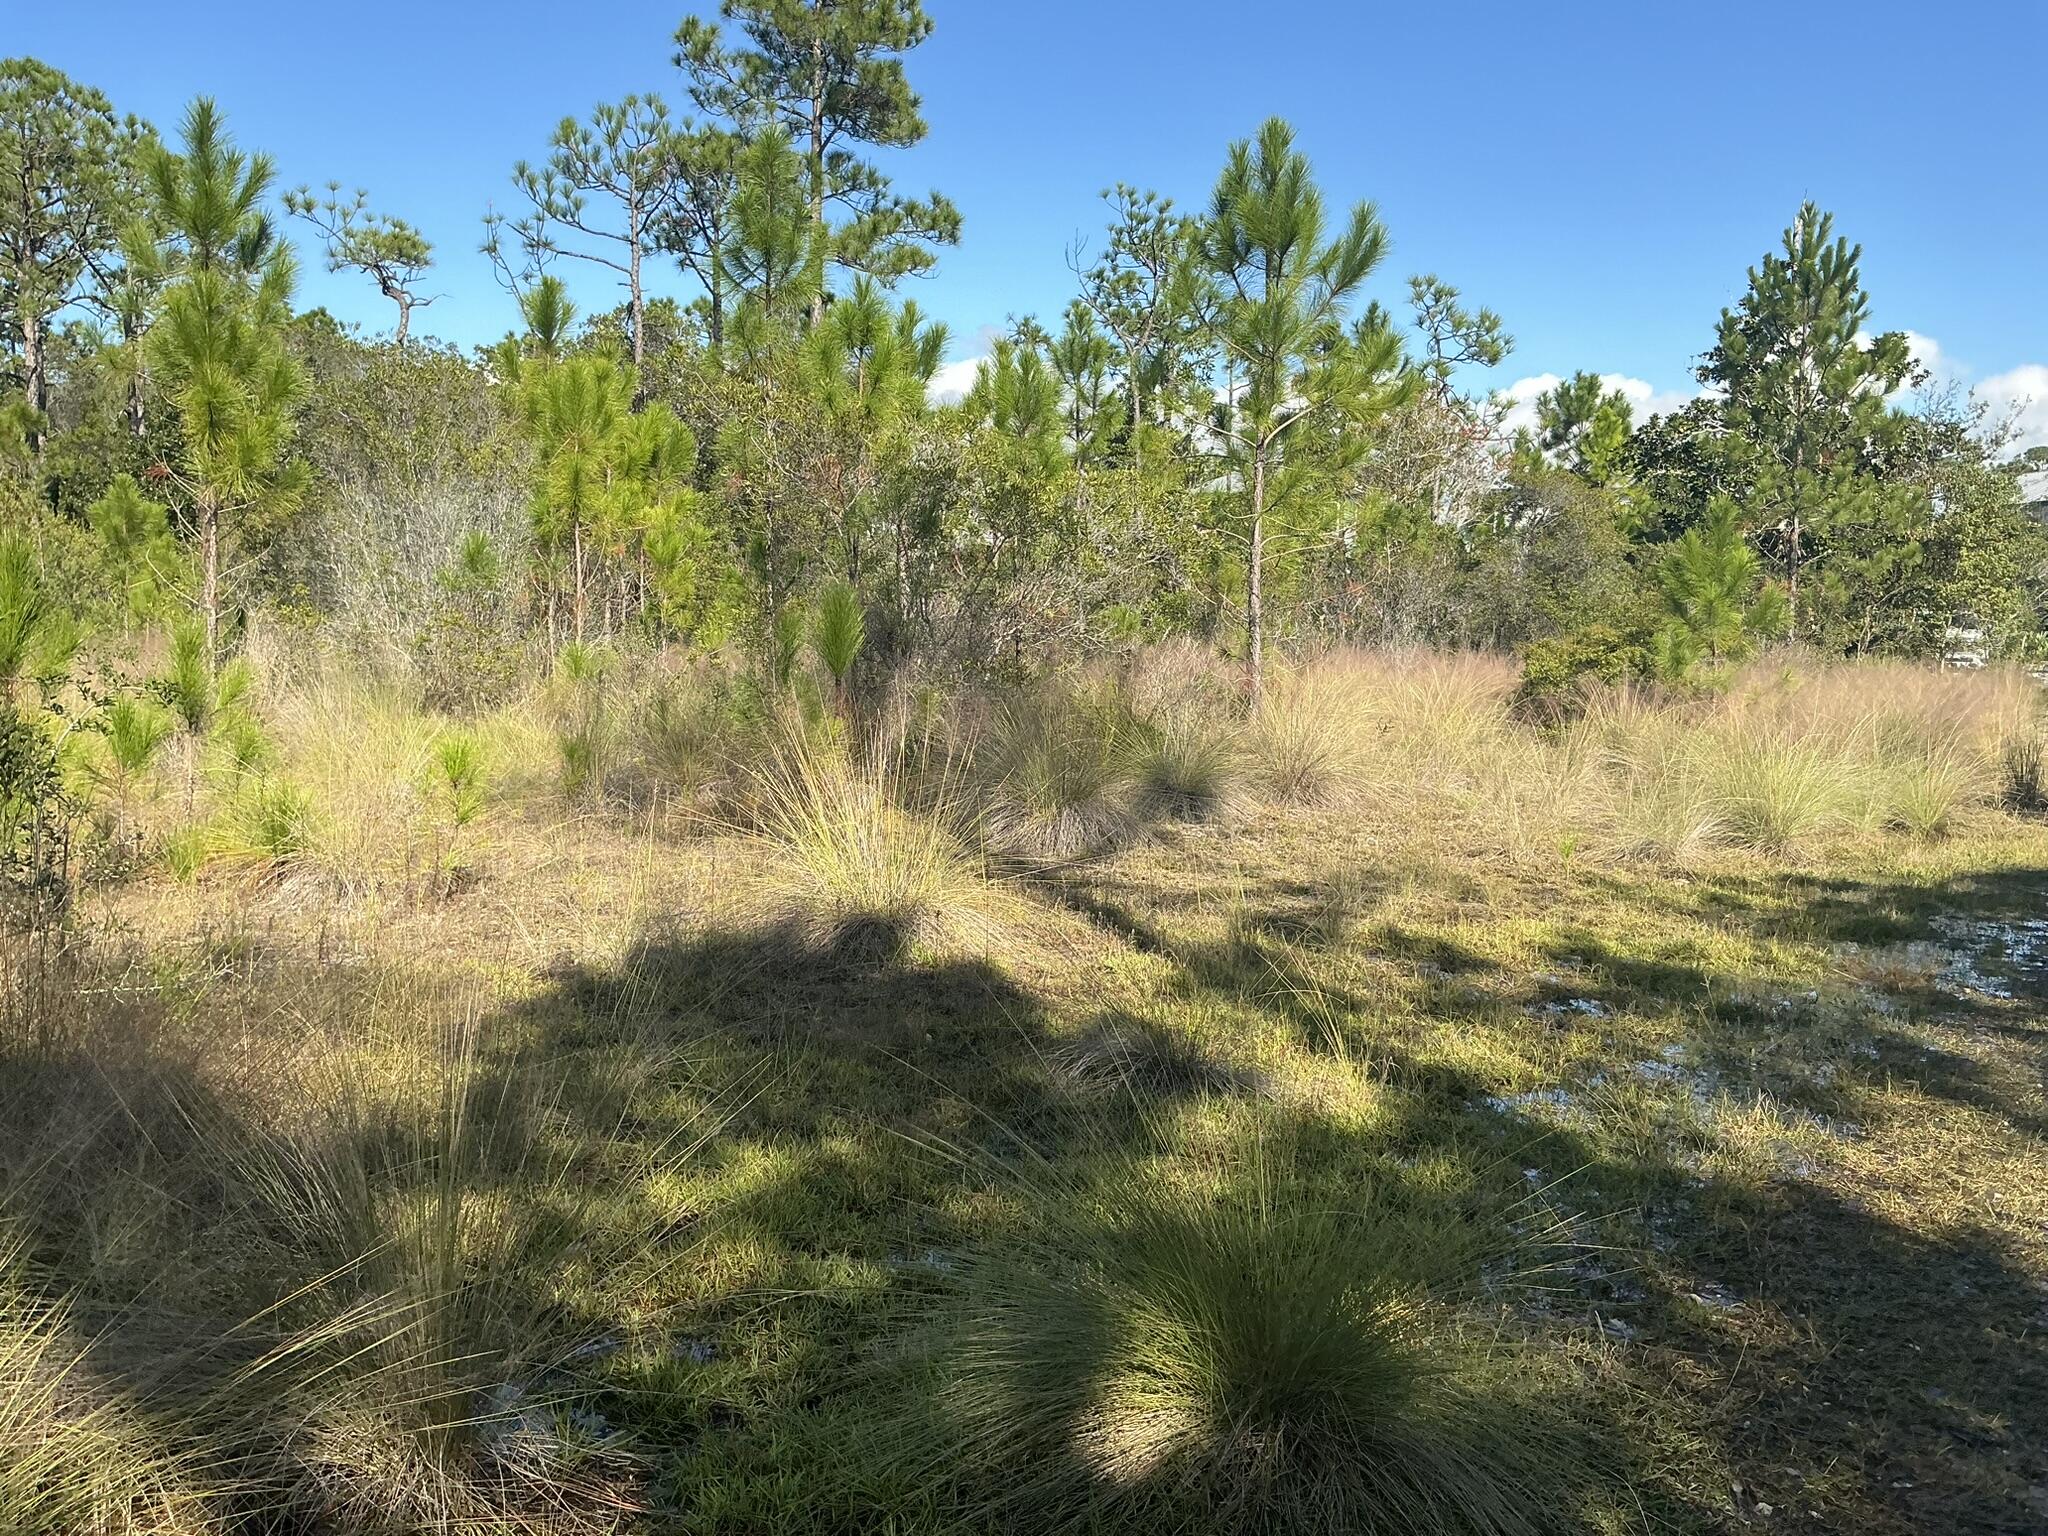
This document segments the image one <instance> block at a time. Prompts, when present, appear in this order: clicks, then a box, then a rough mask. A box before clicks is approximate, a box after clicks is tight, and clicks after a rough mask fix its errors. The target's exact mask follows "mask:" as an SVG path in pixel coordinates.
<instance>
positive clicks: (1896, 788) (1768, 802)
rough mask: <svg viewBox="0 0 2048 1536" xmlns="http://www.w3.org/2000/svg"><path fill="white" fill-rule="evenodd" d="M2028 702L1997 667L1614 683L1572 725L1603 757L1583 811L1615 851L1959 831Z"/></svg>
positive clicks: (1849, 667) (1987, 788) (1771, 847)
mask: <svg viewBox="0 0 2048 1536" xmlns="http://www.w3.org/2000/svg"><path fill="white" fill-rule="evenodd" d="M2020 683H2021V685H2022V686H2023V687H2024V686H2026V685H2025V684H2024V679H2021V680H2020ZM2029 703H2030V700H2029V699H2028V698H2027V696H2026V694H2025V693H2024V692H2022V691H2016V689H2015V686H2014V679H2013V678H2012V677H2008V676H2003V675H1986V674H1967V673H1955V672H1938V671H1934V670H1931V669H1927V668H1918V667H1907V666H1903V665H1899V664H1894V663H1856V664H1847V663H1845V664H1839V665H1834V666H1822V667H1811V668H1788V667H1779V668H1776V669H1770V668H1762V667H1759V668H1753V669H1750V670H1748V671H1745V672H1743V673H1740V674H1737V675H1735V676H1734V677H1732V678H1731V679H1729V680H1728V683H1727V687H1726V689H1725V691H1724V692H1722V693H1720V694H1717V695H1714V696H1711V697H1708V698H1704V699H1697V700H1682V699H1681V700H1667V701H1662V702H1653V701H1647V700H1644V699H1641V698H1639V697H1635V696H1631V695H1628V694H1617V695H1614V696H1612V697H1610V698H1608V699H1605V700H1602V701H1598V702H1596V703H1595V704H1594V706H1593V707H1591V708H1590V709H1589V710H1588V711H1587V712H1586V715H1585V717H1584V718H1583V719H1582V720H1581V721H1580V722H1578V724H1577V725H1575V726H1574V727H1572V728H1571V732H1570V734H1571V735H1572V736H1574V737H1575V738H1576V739H1577V740H1578V741H1580V742H1581V743H1582V744H1583V745H1584V746H1585V748H1586V749H1587V750H1588V751H1590V752H1591V753H1592V755H1593V757H1594V759H1595V760H1596V761H1597V763H1598V764H1599V767H1600V774H1599V779H1598V781H1597V784H1596V785H1595V789H1596V793H1595V794H1594V796H1593V797H1592V799H1591V801H1590V803H1589V806H1588V811H1587V814H1588V815H1589V816H1590V817H1591V819H1592V820H1593V821H1594V823H1595V825H1596V827H1597V835H1598V837H1599V839H1600V841H1601V842H1602V843H1603V844H1604V845H1605V846H1606V847H1608V848H1609V849H1611V850H1612V851H1613V852H1615V853H1616V854H1618V855H1621V856H1624V857H1644V856H1647V857H1656V858H1666V859H1684V858H1689V857H1691V856H1693V855H1695V854H1696V853H1698V852H1700V851H1701V850H1703V849H1704V848H1707V847H1710V846H1714V845H1725V846H1733V847H1740V848H1747V849H1752V850H1756V851H1761V852H1772V853H1784V852H1786V851H1788V850H1795V849H1799V848H1803V847H1807V846H1810V845H1814V844H1817V843H1820V842H1823V841H1824V840H1826V839H1827V838H1829V837H1831V836H1837V835H1843V834H1848V833H1852V832H1864V831H1890V832H1898V833H1904V834H1907V835H1910V836H1915V837H1921V838H1931V837H1941V836H1946V835H1948V834H1949V833H1951V832H1953V831H1955V830H1956V829H1957V828H1958V827H1959V826H1960V825H1961V824H1962V822H1963V821H1964V820H1965V819H1966V818H1967V817H1969V816H1970V815H1972V814H1973V813H1975V812H1977V811H1979V810H1981V809H1985V808H1988V807H1990V806H1991V805H1993V804H1994V803H1995V802H1996V800H1997V798H1998V795H1997V791H1998V773H1997V744H1998V742H1999V740H2000V736H2001V730H2002V724H2001V723H2002V722H2004V721H2008V720H2010V719H2011V718H2012V716H2013V713H2014V711H2015V710H2016V709H2019V708H2021V707H2024V706H2026V705H2028V704H2029Z"/></svg>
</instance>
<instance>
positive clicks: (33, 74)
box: [0, 59, 121, 452]
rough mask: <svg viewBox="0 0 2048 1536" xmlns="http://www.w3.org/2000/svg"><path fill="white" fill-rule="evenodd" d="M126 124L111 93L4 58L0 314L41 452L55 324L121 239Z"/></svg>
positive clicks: (0, 69) (0, 85)
mask: <svg viewBox="0 0 2048 1536" xmlns="http://www.w3.org/2000/svg"><path fill="white" fill-rule="evenodd" d="M120 136H121V129H120V125H119V124H118V123H117V122H116V121H115V119H114V114H113V110H112V108H110V107H109V106H108V105H107V99H106V98H105V97H104V96H102V95H101V94H100V93H99V92H98V91H96V90H94V89H92V87H90V86H86V85H80V84H79V83H78V82H77V81H75V80H72V79H70V78H69V77H68V76H66V75H64V74H62V73H60V72H59V71H57V70H54V69H52V68H50V67H49V66H48V65H47V64H44V63H41V62H39V61H38V60H35V59H5V60H0V315H4V318H5V321H6V324H7V332H8V341H9V343H10V345H11V347H12V348H13V349H14V350H15V351H16V352H17V353H18V355H19V358H20V376H21V384H22V394H23V397H24V398H25V399H26V400H27V402H28V405H29V408H30V409H31V410H32V411H33V412H34V413H35V415H34V417H33V418H32V421H31V425H30V431H29V441H30V447H31V449H32V450H34V451H36V452H40V451H41V449H42V443H43V432H44V427H43V417H44V416H45V415H46V414H47V413H48V411H49V405H50V401H49V358H48V349H47V341H48V329H49V324H50V320H51V318H52V317H53V316H54V315H55V314H56V313H57V311H58V310H60V309H62V308H63V307H64V306H65V305H66V304H67V303H69V302H71V300H72V299H73V298H74V297H75V296H76V293H77V289H78V283H79V279H80V278H81V277H82V276H83V275H84V274H85V272H86V270H87V267H88V264H89V262H90V261H91V260H92V259H93V258H94V257H95V256H97V255H98V254H99V253H101V252H103V251H105V250H107V249H109V248H110V247H112V246H113V245H114V244H115V243H116V242H117V239H118V235H119V221H120V217H121V210H120V196H119V193H120V186H119V178H118V166H117V160H118V153H119V141H120Z"/></svg>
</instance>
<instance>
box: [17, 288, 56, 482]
mask: <svg viewBox="0 0 2048 1536" xmlns="http://www.w3.org/2000/svg"><path fill="white" fill-rule="evenodd" d="M21 372H22V384H23V393H24V395H26V397H27V399H28V403H29V406H30V407H31V408H32V409H33V410H34V411H35V413H36V419H35V420H34V422H32V423H31V424H30V426H29V429H28V445H29V448H30V450H31V451H33V452H35V453H37V454H40V453H41V452H42V451H43V436H44V434H43V417H44V415H45V413H47V412H48V410H49V409H50V380H49V371H48V369H47V367H46V366H45V364H44V359H43V317H42V316H41V315H38V314H36V313H35V311H34V307H33V306H32V305H24V306H23V308H22V312H21Z"/></svg>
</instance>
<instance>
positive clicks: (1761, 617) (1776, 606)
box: [1657, 496, 1787, 677]
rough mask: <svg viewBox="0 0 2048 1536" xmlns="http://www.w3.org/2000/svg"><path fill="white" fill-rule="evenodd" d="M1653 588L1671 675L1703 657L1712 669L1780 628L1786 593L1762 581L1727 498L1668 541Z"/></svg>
mask: <svg viewBox="0 0 2048 1536" xmlns="http://www.w3.org/2000/svg"><path fill="white" fill-rule="evenodd" d="M1657 587H1658V590H1659V592H1660V594H1661V595H1662V597H1663V599H1664V607H1665V611H1666V613H1667V615H1668V617H1667V619H1666V621H1665V624H1664V627H1663V628H1662V629H1661V630H1660V631H1659V632H1658V636H1657V649H1658V655H1659V657H1660V659H1661V664H1662V666H1663V669H1664V671H1665V672H1666V674H1667V675H1669V676H1672V677H1682V676H1683V675H1684V674H1685V673H1687V672H1689V671H1691V670H1692V668H1693V667H1694V666H1695V665H1696V664H1697V663H1698V662H1699V661H1701V660H1702V659H1704V660H1706V661H1708V662H1710V663H1711V664H1713V665H1715V666H1717V667H1718V666H1719V665H1721V664H1722V663H1724V662H1728V661H1737V660H1740V659H1741V658H1742V657H1744V656H1746V655H1748V654H1749V652H1750V651H1751V650H1753V649H1754V648H1755V646H1756V644H1757V642H1758V641H1760V640H1763V639H1767V638H1769V637H1771V636H1773V635H1776V634H1780V633H1782V632H1783V630H1784V627H1785V623H1786V618H1787V614H1786V607H1785V599H1784V596H1783V594H1782V593H1780V592H1779V590H1778V589H1777V588H1776V587H1774V586H1769V585H1766V584H1765V583H1764V581H1763V573H1762V562H1761V561H1760V560H1759V559H1758V557H1757V553H1756V551H1755V550H1754V549H1753V548H1751V547H1750V544H1749V541H1748V540H1747V539H1746V538H1744V537H1743V534H1742V529H1741V527H1740V525H1739V524H1738V522H1737V520H1736V509H1735V503H1734V501H1733V500H1731V499H1730V498H1728V497H1726V496H1717V497H1715V498H1714V500H1713V502H1712V504H1711V505H1710V506H1709V507H1708V509H1707V516H1706V519H1705V521H1703V522H1702V523H1700V524H1699V525H1697V526H1696V527H1693V528H1690V529H1688V530H1687V531H1686V532H1685V534H1684V536H1683V537H1681V538H1680V539H1679V540H1678V541H1677V542H1676V543H1675V544H1673V545H1672V547H1671V551H1670V553H1669V554H1667V555H1666V556H1665V557H1664V562H1663V564H1662V565H1661V566H1659V567H1658V570H1657Z"/></svg>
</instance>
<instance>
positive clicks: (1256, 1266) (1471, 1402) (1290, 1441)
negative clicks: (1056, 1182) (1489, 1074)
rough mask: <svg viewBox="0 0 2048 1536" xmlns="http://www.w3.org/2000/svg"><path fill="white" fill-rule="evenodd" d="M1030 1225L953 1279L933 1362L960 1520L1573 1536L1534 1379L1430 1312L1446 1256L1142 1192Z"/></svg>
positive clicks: (1461, 1259)
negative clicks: (968, 1511) (1008, 1245)
mask: <svg viewBox="0 0 2048 1536" xmlns="http://www.w3.org/2000/svg"><path fill="white" fill-rule="evenodd" d="M1048 1193H1049V1194H1050V1192H1048ZM1035 1208H1036V1209H1038V1210H1039V1214H1040V1215H1041V1217H1042V1220H1043V1236H1042V1237H1041V1238H1040V1239H1038V1240H1037V1241H1035V1242H1033V1243H1031V1244H1029V1245H1028V1246H1021V1247H1019V1248H1016V1249H1014V1250H1008V1251H1002V1252H996V1253H991V1254H988V1255H986V1256H984V1257H981V1258H977V1259H974V1260H972V1261H971V1262H969V1263H968V1264H967V1266H966V1267H965V1269H964V1272H963V1275H962V1277H961V1279H960V1281H959V1291H958V1296H957V1301H956V1309H955V1311H954V1313H953V1314H952V1316H951V1318H950V1320H949V1323H950V1326H949V1327H948V1329H947V1332H946V1334H945V1342H944V1343H943V1344H942V1345H941V1346H940V1348H939V1350H938V1353H937V1357H936V1365H937V1372H938V1381H937V1383H936V1384H935V1388H934V1390H933V1393H932V1397H931V1406H932V1410H933V1412H934V1414H935V1416H936V1417H937V1418H938V1420H939V1423H938V1425H936V1426H933V1428H934V1429H935V1430H936V1431H937V1432H938V1433H940V1434H941V1435H942V1436H943V1438H942V1439H940V1440H939V1442H938V1443H939V1444H940V1445H942V1446H943V1447H944V1450H943V1452H941V1453H940V1454H942V1455H943V1456H944V1457H945V1458H946V1459H947V1461H948V1462H949V1463H950V1464H951V1465H954V1466H964V1467H970V1468H986V1469H989V1470H990V1472H991V1473H992V1476H991V1477H990V1478H989V1480H988V1483H986V1484H984V1483H982V1482H978V1481H974V1480H972V1478H970V1479H969V1480H968V1481H967V1482H966V1483H965V1484H963V1486H962V1487H961V1489H960V1491H959V1496H960V1497H961V1498H962V1500H963V1501H966V1502H969V1503H972V1504H976V1505H979V1506H980V1507H979V1508H978V1509H977V1510H976V1511H975V1518H976V1523H986V1524H989V1525H993V1526H999V1527H1000V1528H1002V1529H1005V1530H1011V1531H1020V1532H1023V1531H1070V1530H1071V1531H1080V1530H1090V1529H1102V1528H1115V1529H1139V1530H1195V1529H1203V1530H1233V1531H1269V1532H1302V1533H1328V1536H1337V1533H1339V1532H1344V1533H1351V1532H1381V1533H1386V1536H1395V1533H1407V1532H1414V1531H1429V1532H1432V1533H1444V1536H1452V1533H1489V1536H1492V1533H1504V1532H1519V1531H1539V1530H1547V1529H1553V1528H1558V1529H1562V1528H1569V1521H1568V1520H1567V1519H1566V1517H1565V1514H1564V1509H1565V1506H1566V1505H1567V1503H1568V1502H1569V1499H1570V1497H1571V1484H1570V1479H1569V1478H1568V1477H1567V1476H1566V1475H1565V1474H1566V1461H1565V1458H1564V1456H1563V1454H1562V1452H1561V1450H1560V1449H1559V1447H1560V1445H1561V1444H1562V1442H1561V1441H1560V1440H1559V1439H1558V1438H1557V1437H1555V1436H1554V1435H1552V1434H1549V1433H1547V1432H1546V1429H1545V1422H1546V1419H1545V1415H1543V1414H1542V1413H1541V1412H1540V1400H1539V1399H1538V1398H1537V1395H1536V1393H1535V1391H1534V1390H1532V1384H1533V1383H1534V1381H1535V1380H1536V1379H1537V1377H1536V1375H1535V1373H1533V1372H1531V1371H1530V1370H1529V1369H1528V1368H1527V1367H1528V1365H1529V1364H1530V1361H1529V1359H1528V1358H1527V1357H1526V1356H1525V1355H1524V1354H1523V1352H1521V1351H1518V1350H1515V1349H1513V1348H1511V1347H1508V1346H1506V1345H1504V1344H1502V1343H1500V1342H1499V1341H1498V1340H1497V1339H1493V1338H1490V1337H1489V1336H1488V1335H1487V1334H1486V1333H1485V1331H1484V1330H1482V1329H1480V1328H1477V1327H1475V1326H1473V1325H1472V1324H1470V1323H1468V1322H1467V1321H1466V1320H1464V1319H1463V1318H1461V1317H1460V1315H1459V1314H1458V1312H1457V1311H1456V1310H1455V1309H1454V1308H1453V1307H1452V1306H1450V1305H1449V1304H1447V1302H1446V1301H1445V1300H1443V1299H1441V1295H1440V1288H1441V1287H1443V1286H1444V1284H1445V1283H1446V1281H1447V1279H1448V1278H1449V1276H1450V1275H1452V1274H1453V1273H1455V1272H1456V1271H1457V1270H1458V1269H1460V1268H1463V1267H1466V1266H1467V1260H1468V1257H1469V1256H1468V1255H1466V1254H1464V1253H1461V1252H1459V1251H1458V1247H1459V1242H1460V1240H1459V1239H1457V1238H1455V1237H1449V1238H1447V1237H1446V1235H1445V1234H1444V1233H1443V1232H1442V1230H1441V1229H1431V1230H1425V1229H1424V1228H1422V1226H1421V1224H1420V1223H1419V1222H1413V1223H1411V1222H1407V1221H1401V1220H1397V1219H1394V1218H1392V1217H1382V1216H1375V1215H1373V1214H1370V1213H1366V1214H1345V1213H1340V1212H1334V1211H1331V1210H1329V1209H1328V1208H1327V1207H1326V1206H1325V1205H1324V1203H1323V1202H1321V1201H1302V1202H1297V1201H1294V1200H1288V1199H1283V1198H1281V1197H1280V1196H1279V1195H1277V1194H1276V1193H1275V1192H1273V1191H1272V1190H1270V1189H1269V1188H1266V1187H1264V1186H1263V1185H1261V1186H1260V1187H1254V1188H1251V1189H1239V1190H1231V1191H1227V1192H1225V1193H1223V1194H1221V1195H1218V1196H1215V1197H1210V1196H1206V1195H1203V1194H1199V1193H1196V1192H1193V1191H1190V1190H1189V1189H1187V1188H1186V1187H1184V1186H1176V1185H1168V1184H1167V1183H1166V1182H1165V1181H1164V1180H1163V1179H1152V1180H1150V1181H1148V1180H1147V1179H1146V1178H1145V1177H1144V1176H1142V1175H1134V1176H1130V1177H1127V1178H1125V1179H1123V1180H1120V1181H1119V1182H1118V1184H1117V1186H1116V1188H1115V1190H1114V1192H1113V1194H1110V1195H1107V1196H1105V1197H1101V1198H1093V1197H1090V1196H1087V1195H1085V1194H1082V1193H1080V1192H1077V1191H1073V1190H1065V1191H1060V1192H1058V1193H1057V1195H1056V1196H1053V1197H1050V1198H1045V1199H1043V1200H1042V1201H1040V1202H1037V1204H1036V1206H1035ZM924 1454H926V1455H930V1454H932V1453H931V1452H930V1451H929V1450H926V1451H925V1452H924Z"/></svg>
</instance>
